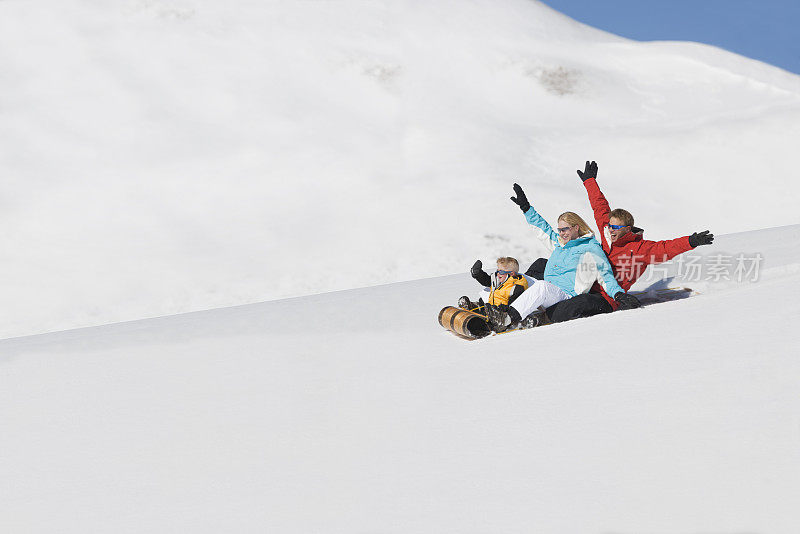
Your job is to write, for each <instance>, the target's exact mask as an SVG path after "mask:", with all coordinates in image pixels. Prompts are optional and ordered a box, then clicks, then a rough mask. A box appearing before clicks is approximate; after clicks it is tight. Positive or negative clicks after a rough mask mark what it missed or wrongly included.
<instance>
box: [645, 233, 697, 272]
mask: <svg viewBox="0 0 800 534" xmlns="http://www.w3.org/2000/svg"><path fill="white" fill-rule="evenodd" d="M692 248H693V247H692V245H690V244H689V236H685V237H679V238H677V239H669V240H666V241H647V240H642V241H640V242H639V247H638V249H637V250H636V252H635V253H634V255H635V261H636V263H641V264H643V265H651V264H656V263H661V262H664V261H668V260H671V259H672V258H674V257H675V256H677V255H678V254H683V253H684V252H687V251H689V250H692Z"/></svg>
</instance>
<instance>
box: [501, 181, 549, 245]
mask: <svg viewBox="0 0 800 534" xmlns="http://www.w3.org/2000/svg"><path fill="white" fill-rule="evenodd" d="M514 193H515V194H516V196H513V197H511V201H512V202H513V203H514V204H516V205H517V206H519V209H521V210H522V213H524V214H525V219H527V221H528V224H530V225H532V226H533V227H534V229H535V232H536V237H538V238H539V239H540V240H541V241H542V243H544V244H545V246H547V248H548V250H550V251H551V252H552V251H553V250H555V248H556V247H557V246H558V245H559V243H558V234H557V233H556V232H554V231H553V227H552V226H550V224H549V223H548V222H547V221H545V220H544V217H542V216H541V215H539V214H538V213H537V212H536V210H535V209H533V207H532V206H531V203H530V202H528V197H526V196H525V192H524V191H523V190H522V188H521V187H520V186H519V184H514Z"/></svg>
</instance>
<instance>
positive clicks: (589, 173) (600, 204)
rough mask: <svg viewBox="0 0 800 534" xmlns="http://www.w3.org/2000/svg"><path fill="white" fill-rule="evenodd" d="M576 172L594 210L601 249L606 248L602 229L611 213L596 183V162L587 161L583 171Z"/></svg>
mask: <svg viewBox="0 0 800 534" xmlns="http://www.w3.org/2000/svg"><path fill="white" fill-rule="evenodd" d="M577 173H578V176H579V177H580V179H581V181H582V182H583V186H584V187H585V188H586V193H587V194H588V195H589V204H591V205H592V211H593V212H594V222H596V223H597V229H598V230H600V237H601V239H602V240H603V249H605V250H608V248H609V244H608V243H607V242H606V236H605V232H604V231H603V229H604V228H605V226H606V225H607V224H608V220H609V217H608V214H609V213H611V207H610V206H609V205H608V201H607V200H606V197H605V196H603V192H602V191H600V186H598V185H597V163H595V162H594V161H592V162H591V163H590V162H588V161H587V162H586V168H585V169H584V171H583V172H581V171H577Z"/></svg>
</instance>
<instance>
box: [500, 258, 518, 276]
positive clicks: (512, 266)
mask: <svg viewBox="0 0 800 534" xmlns="http://www.w3.org/2000/svg"><path fill="white" fill-rule="evenodd" d="M497 266H498V267H500V268H501V269H503V270H504V271H514V272H515V273H518V272H519V262H518V261H517V260H516V259H515V258H510V257H506V258H497Z"/></svg>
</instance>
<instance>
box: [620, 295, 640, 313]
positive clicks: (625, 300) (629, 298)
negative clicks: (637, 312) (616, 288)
mask: <svg viewBox="0 0 800 534" xmlns="http://www.w3.org/2000/svg"><path fill="white" fill-rule="evenodd" d="M614 300H616V301H617V302H619V309H620V310H632V309H634V308H641V307H642V303H641V302H639V299H637V298H636V297H634V296H633V295H629V294H627V293H625V292H624V291H620V292H619V293H617V294H616V295H614Z"/></svg>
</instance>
